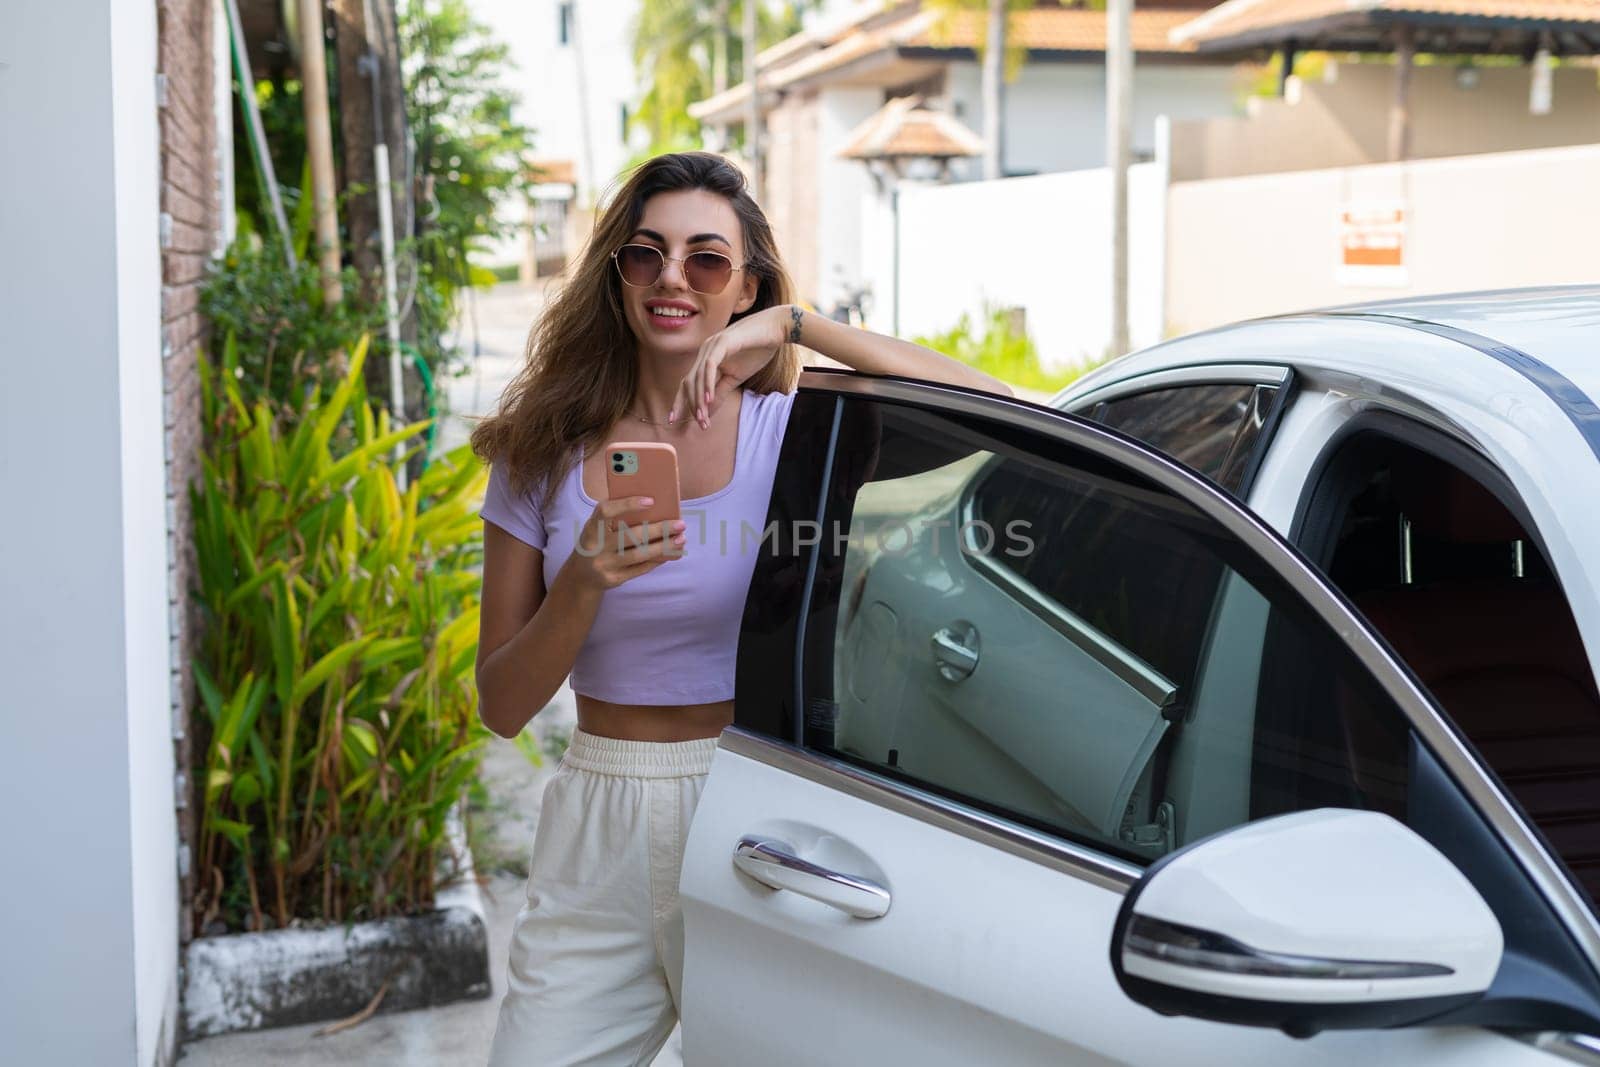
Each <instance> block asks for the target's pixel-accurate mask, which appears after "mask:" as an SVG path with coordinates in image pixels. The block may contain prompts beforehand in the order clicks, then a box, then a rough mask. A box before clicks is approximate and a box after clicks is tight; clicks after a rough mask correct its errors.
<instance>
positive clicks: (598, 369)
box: [472, 152, 800, 498]
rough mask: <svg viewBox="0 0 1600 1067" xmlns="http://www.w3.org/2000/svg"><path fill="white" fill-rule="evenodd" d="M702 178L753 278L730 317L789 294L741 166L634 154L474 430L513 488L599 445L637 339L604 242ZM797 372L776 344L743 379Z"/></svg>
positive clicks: (482, 450) (627, 392)
mask: <svg viewBox="0 0 1600 1067" xmlns="http://www.w3.org/2000/svg"><path fill="white" fill-rule="evenodd" d="M682 189H704V190H707V191H709V192H713V193H718V194H720V195H722V196H724V197H726V198H727V200H728V203H729V204H731V205H732V206H733V210H734V213H735V214H736V215H738V217H739V223H740V226H741V227H742V230H743V233H744V247H745V270H747V271H749V272H750V273H751V274H753V275H754V276H755V277H757V278H758V279H760V286H759V288H758V289H757V291H756V299H755V303H754V304H752V305H751V306H750V307H749V308H748V309H746V310H745V311H743V312H741V313H739V314H736V315H734V316H733V320H732V321H735V322H737V321H738V320H739V319H741V318H743V317H744V316H746V315H753V314H755V313H756V312H757V311H761V310H762V309H764V308H769V307H773V306H776V305H778V304H787V303H790V302H791V300H792V291H793V285H792V283H791V282H790V280H789V274H788V272H787V271H786V270H785V269H784V267H783V262H782V260H780V259H779V258H778V248H777V245H776V243H775V242H774V241H773V238H772V227H771V226H770V225H769V224H768V223H767V218H766V216H765V215H764V214H762V212H761V208H760V206H759V205H757V204H756V202H755V200H754V199H753V198H752V197H751V196H750V191H749V189H748V188H747V187H746V185H745V179H744V175H743V174H742V173H740V171H739V169H738V168H737V167H735V166H734V165H733V164H732V163H730V162H729V161H728V160H726V159H724V158H723V157H721V156H719V155H715V154H713V153H711V152H678V153H673V154H671V155H663V156H656V157H655V158H653V159H650V160H647V161H646V162H644V163H641V164H640V165H639V166H638V167H637V168H635V170H634V171H633V173H632V174H631V175H630V176H629V177H628V180H627V182H626V183H625V184H624V185H623V186H622V188H621V189H620V190H619V191H618V192H617V194H616V196H615V197H613V198H612V200H611V202H610V203H609V204H607V205H606V207H605V210H604V211H603V212H602V214H601V215H600V218H599V220H598V221H597V222H596V223H595V227H594V232H593V234H592V235H591V236H590V238H589V241H588V243H587V244H586V245H585V246H584V248H583V251H582V252H581V253H580V255H579V257H578V261H577V264H576V265H575V266H574V267H572V268H571V273H570V274H569V276H568V280H567V282H566V284H565V285H563V286H562V288H561V290H560V292H559V293H558V294H556V295H555V296H554V298H553V299H552V300H551V301H550V302H549V303H548V304H547V305H546V306H545V309H544V311H543V313H542V314H541V315H540V316H539V320H538V322H537V323H536V324H535V325H534V327H533V330H532V332H531V333H530V334H529V337H528V348H527V355H526V358H525V362H524V363H523V366H522V369H521V370H520V371H518V372H517V375H516V377H515V378H513V379H512V380H511V382H510V384H509V385H507V386H506V391H505V394H504V396H503V397H502V398H501V401H500V408H499V410H498V411H497V412H496V413H495V414H494V415H491V416H489V417H488V418H486V419H484V420H483V421H482V422H480V423H479V424H478V425H477V427H475V428H474V429H473V431H472V450H473V452H474V453H476V454H477V456H478V457H479V458H480V459H482V460H483V461H484V462H485V463H504V464H506V465H507V471H506V473H507V475H508V476H509V481H510V484H511V489H512V491H513V492H515V493H523V492H526V491H528V490H529V489H532V488H535V487H537V489H538V492H539V495H540V496H541V497H542V498H544V497H548V496H549V494H551V493H552V492H554V491H555V488H556V486H557V485H558V484H559V483H560V481H561V479H562V478H563V477H564V476H565V475H566V472H567V471H568V470H569V469H570V466H571V464H572V463H573V462H574V455H573V454H574V451H575V450H578V451H577V458H578V459H581V458H582V457H583V456H585V455H588V454H589V453H590V452H591V451H592V450H594V449H597V448H599V447H600V446H601V445H603V444H604V443H605V442H604V437H605V434H606V431H607V430H609V429H610V428H611V427H612V426H614V425H615V424H616V422H617V420H619V419H620V418H622V416H623V415H624V414H625V413H626V411H627V410H628V405H629V404H631V403H632V402H633V394H634V390H635V389H636V388H637V386H638V381H639V367H638V362H637V344H636V341H635V338H634V336H633V331H632V329H631V328H630V327H629V326H628V321H627V319H626V317H625V316H624V314H623V310H622V292H621V286H622V279H621V278H619V277H618V276H617V272H616V270H615V269H614V268H613V267H612V265H611V253H612V252H613V251H615V250H616V249H617V248H618V247H620V246H621V245H623V244H625V243H626V242H627V240H628V238H629V236H630V235H631V234H632V233H633V232H634V230H635V229H637V228H638V226H639V220H640V219H641V218H642V217H643V216H644V205H645V201H647V200H649V199H650V198H651V197H652V196H655V195H656V194H657V193H665V192H675V191H678V190H682ZM799 374H800V355H799V353H798V352H797V351H796V350H795V347H794V346H793V345H784V346H783V347H782V348H781V349H780V350H779V352H778V354H777V355H776V356H775V357H773V359H772V361H771V362H770V363H768V364H767V365H766V366H765V367H763V368H762V369H761V370H760V371H759V372H757V373H756V374H754V375H752V376H751V377H750V379H749V380H748V381H746V382H745V388H747V389H750V390H752V391H754V392H757V393H770V392H774V391H783V392H788V391H791V390H793V389H794V386H795V382H796V380H797V379H798V378H799Z"/></svg>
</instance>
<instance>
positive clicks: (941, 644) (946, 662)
mask: <svg viewBox="0 0 1600 1067" xmlns="http://www.w3.org/2000/svg"><path fill="white" fill-rule="evenodd" d="M929 644H930V645H932V646H933V662H934V665H935V666H937V667H938V668H939V677H941V678H943V679H944V680H945V681H947V682H959V681H961V680H962V679H963V678H965V677H966V676H967V675H969V674H971V673H972V672H973V671H974V670H976V669H977V666H978V628H977V627H976V626H973V625H971V624H970V623H961V622H958V623H952V624H950V625H949V626H945V627H943V628H941V629H939V630H936V631H934V634H933V637H931V638H929Z"/></svg>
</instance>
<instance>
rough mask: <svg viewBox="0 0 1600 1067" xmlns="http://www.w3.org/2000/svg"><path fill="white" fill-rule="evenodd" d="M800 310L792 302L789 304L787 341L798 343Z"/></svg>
mask: <svg viewBox="0 0 1600 1067" xmlns="http://www.w3.org/2000/svg"><path fill="white" fill-rule="evenodd" d="M801 314H802V312H801V311H800V309H799V308H798V307H796V306H795V305H793V304H790V305H789V343H790V344H792V345H797V344H799V343H800V316H801Z"/></svg>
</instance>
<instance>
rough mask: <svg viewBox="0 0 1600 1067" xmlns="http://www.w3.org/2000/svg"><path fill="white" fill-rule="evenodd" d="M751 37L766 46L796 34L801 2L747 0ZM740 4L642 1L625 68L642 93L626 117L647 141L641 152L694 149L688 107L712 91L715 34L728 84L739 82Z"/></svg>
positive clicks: (696, 140)
mask: <svg viewBox="0 0 1600 1067" xmlns="http://www.w3.org/2000/svg"><path fill="white" fill-rule="evenodd" d="M754 2H756V3H757V4H758V9H757V11H756V39H757V41H758V43H759V46H760V47H761V48H767V47H770V46H771V45H774V44H776V43H778V42H779V41H782V40H784V39H785V38H788V37H790V36H793V35H794V34H796V33H798V32H799V31H800V13H801V10H802V7H803V6H805V5H803V4H799V3H795V2H792V0H788V2H784V3H778V4H774V3H770V2H761V0H754ZM743 20H744V0H729V2H728V3H727V5H726V6H723V5H719V4H717V3H712V2H707V0H642V2H641V3H640V5H639V13H638V15H637V17H636V18H635V20H634V24H633V64H634V70H635V72H636V73H637V75H638V79H639V84H640V86H642V87H643V90H644V95H643V96H642V98H641V99H640V102H639V107H638V109H637V110H636V111H635V112H634V113H633V114H632V115H631V116H630V117H629V120H628V121H629V126H630V127H631V128H636V129H643V130H645V131H646V132H647V133H648V134H649V137H650V147H649V151H648V154H649V155H657V154H659V153H661V152H673V151H681V150H683V149H688V148H698V147H699V146H700V124H699V123H698V122H697V121H695V120H694V118H692V117H691V116H690V115H689V105H690V104H693V103H695V102H696V101H700V100H704V99H706V98H707V97H709V96H710V95H711V94H712V87H713V84H714V80H715V79H714V76H713V69H712V64H713V58H714V55H715V52H716V38H717V35H718V34H719V33H720V34H722V35H723V39H724V41H725V42H726V48H727V55H728V84H729V85H730V86H731V85H737V84H738V83H739V82H741V81H743V80H744V77H745V74H744V69H745V62H744V39H743V37H742V35H741V34H740V27H741V26H742V25H743Z"/></svg>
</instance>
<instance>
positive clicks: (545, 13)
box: [472, 0, 639, 197]
mask: <svg viewBox="0 0 1600 1067" xmlns="http://www.w3.org/2000/svg"><path fill="white" fill-rule="evenodd" d="M573 3H574V6H575V8H576V10H577V16H578V38H577V43H576V44H573V43H569V44H565V45H563V44H561V43H560V35H559V29H560V13H559V10H558V9H559V8H560V3H559V0H472V13H473V14H474V15H475V16H476V17H478V18H480V19H482V20H483V21H484V22H486V23H487V24H488V25H489V26H490V27H491V28H492V29H493V31H494V34H495V36H496V37H497V38H498V39H499V40H501V41H504V42H505V43H506V44H507V45H509V46H510V47H511V59H512V61H513V63H515V64H516V69H515V70H509V71H507V72H505V75H504V81H505V83H506V84H507V85H508V86H510V87H511V88H514V89H515V90H516V91H517V92H518V93H520V94H521V97H522V104H521V107H520V109H519V110H518V111H517V112H516V115H517V118H518V120H519V121H521V122H523V123H524V124H526V125H528V126H531V127H533V129H534V151H535V154H536V155H538V156H539V157H540V158H541V159H570V160H572V161H573V162H574V163H575V164H576V165H577V167H578V181H579V184H580V186H581V187H582V190H581V193H580V196H581V197H587V196H589V195H591V194H592V193H594V192H596V191H602V190H604V189H605V187H606V186H607V185H609V184H610V183H611V181H612V179H614V178H615V177H616V176H617V174H618V173H619V172H620V171H621V170H622V166H623V164H624V163H626V162H627V161H628V159H629V157H630V156H632V154H633V149H631V148H630V147H629V146H628V145H627V143H626V142H625V141H624V139H623V136H622V108H623V106H624V105H627V106H629V107H631V106H632V105H633V103H634V101H635V99H636V97H637V96H638V93H637V91H636V79H635V77H634V69H633V22H634V18H635V16H636V15H637V12H638V8H639V3H638V0H573ZM580 46H581V47H582V49H583V65H584V73H585V75H586V81H587V83H588V98H589V99H588V104H589V106H588V113H587V116H585V115H584V113H583V111H582V109H580V108H579V106H578V64H577V49H578V47H580ZM586 121H587V124H588V129H589V134H590V137H591V138H592V145H593V152H594V173H593V174H590V173H588V172H587V170H586V166H587V165H586V163H585V161H584V152H583V128H584V124H585V122H586Z"/></svg>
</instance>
